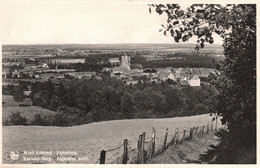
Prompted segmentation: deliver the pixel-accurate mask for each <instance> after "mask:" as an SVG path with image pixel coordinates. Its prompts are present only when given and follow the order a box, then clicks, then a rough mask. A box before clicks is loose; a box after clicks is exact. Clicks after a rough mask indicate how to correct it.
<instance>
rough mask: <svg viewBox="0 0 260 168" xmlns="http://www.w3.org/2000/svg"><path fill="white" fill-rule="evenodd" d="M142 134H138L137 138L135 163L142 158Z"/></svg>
mask: <svg viewBox="0 0 260 168" xmlns="http://www.w3.org/2000/svg"><path fill="white" fill-rule="evenodd" d="M142 136H143V135H140V136H139V139H138V144H137V149H138V153H137V163H141V160H142Z"/></svg>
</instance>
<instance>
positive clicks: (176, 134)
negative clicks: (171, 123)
mask: <svg viewBox="0 0 260 168" xmlns="http://www.w3.org/2000/svg"><path fill="white" fill-rule="evenodd" d="M178 134H179V133H178V128H176V129H175V145H177V144H178V143H179V137H178Z"/></svg>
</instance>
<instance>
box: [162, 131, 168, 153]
mask: <svg viewBox="0 0 260 168" xmlns="http://www.w3.org/2000/svg"><path fill="white" fill-rule="evenodd" d="M167 136H168V128H166V131H165V136H164V143H163V150H165V149H166V147H167Z"/></svg>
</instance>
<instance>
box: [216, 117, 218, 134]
mask: <svg viewBox="0 0 260 168" xmlns="http://www.w3.org/2000/svg"><path fill="white" fill-rule="evenodd" d="M217 129H218V116H216V131H217Z"/></svg>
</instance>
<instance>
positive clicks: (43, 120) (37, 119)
mask: <svg viewBox="0 0 260 168" xmlns="http://www.w3.org/2000/svg"><path fill="white" fill-rule="evenodd" d="M50 124H51V123H50V122H48V120H46V118H42V117H41V115H40V114H35V116H34V119H33V120H32V121H31V124H30V125H42V126H44V125H50Z"/></svg>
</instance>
